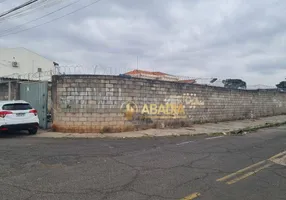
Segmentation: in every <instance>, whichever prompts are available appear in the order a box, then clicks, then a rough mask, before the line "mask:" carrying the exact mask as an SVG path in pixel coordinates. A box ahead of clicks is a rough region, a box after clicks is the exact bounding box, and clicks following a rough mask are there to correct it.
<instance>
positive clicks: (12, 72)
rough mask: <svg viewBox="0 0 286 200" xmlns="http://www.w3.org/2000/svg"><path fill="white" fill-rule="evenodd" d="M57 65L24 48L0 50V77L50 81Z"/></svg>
mask: <svg viewBox="0 0 286 200" xmlns="http://www.w3.org/2000/svg"><path fill="white" fill-rule="evenodd" d="M56 66H58V64H57V63H55V62H53V61H52V60H49V59H47V58H44V57H42V56H40V55H39V54H37V53H35V52H32V51H30V50H28V49H25V48H0V77H8V78H17V79H29V80H50V79H51V72H52V71H54V70H55V67H56Z"/></svg>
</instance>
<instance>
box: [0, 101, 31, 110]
mask: <svg viewBox="0 0 286 200" xmlns="http://www.w3.org/2000/svg"><path fill="white" fill-rule="evenodd" d="M2 109H3V110H31V109H32V106H31V105H30V104H28V103H13V104H5V105H4V106H3V107H2Z"/></svg>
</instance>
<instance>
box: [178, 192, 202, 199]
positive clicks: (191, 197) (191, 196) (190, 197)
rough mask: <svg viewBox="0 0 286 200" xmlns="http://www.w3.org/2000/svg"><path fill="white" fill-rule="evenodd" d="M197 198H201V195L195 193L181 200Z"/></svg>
mask: <svg viewBox="0 0 286 200" xmlns="http://www.w3.org/2000/svg"><path fill="white" fill-rule="evenodd" d="M199 196H201V194H200V193H198V192H195V193H193V194H191V195H189V196H186V197H185V198H183V199H181V200H192V199H195V198H197V197H199Z"/></svg>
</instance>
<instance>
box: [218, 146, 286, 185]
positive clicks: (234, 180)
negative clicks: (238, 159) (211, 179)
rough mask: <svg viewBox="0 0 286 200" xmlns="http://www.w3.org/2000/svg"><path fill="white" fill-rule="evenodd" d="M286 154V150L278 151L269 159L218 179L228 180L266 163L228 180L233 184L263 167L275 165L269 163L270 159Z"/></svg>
mask: <svg viewBox="0 0 286 200" xmlns="http://www.w3.org/2000/svg"><path fill="white" fill-rule="evenodd" d="M284 155H286V151H283V152H280V153H278V154H276V155H274V156H272V157H271V158H269V159H266V160H262V161H260V162H258V163H255V164H253V165H250V166H248V167H246V168H243V169H241V170H238V171H236V172H234V173H232V174H229V175H227V176H224V177H222V178H220V179H217V180H216V181H226V180H229V179H231V178H233V177H235V176H238V175H240V174H242V173H244V172H246V171H249V170H251V169H253V168H255V167H258V166H260V165H262V164H266V165H263V166H262V167H259V168H257V169H255V170H254V171H250V172H248V173H246V174H243V175H242V176H239V177H237V178H234V179H233V180H230V181H228V182H227V184H229V185H230V184H233V183H236V182H238V181H240V180H242V179H245V178H247V177H248V176H251V175H253V174H255V173H257V172H259V171H261V170H262V169H265V168H267V167H270V166H271V165H273V164H274V163H269V164H267V162H269V161H271V162H273V160H275V159H276V158H278V157H282V156H284Z"/></svg>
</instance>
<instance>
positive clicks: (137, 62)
mask: <svg viewBox="0 0 286 200" xmlns="http://www.w3.org/2000/svg"><path fill="white" fill-rule="evenodd" d="M137 70H138V56H137Z"/></svg>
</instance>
